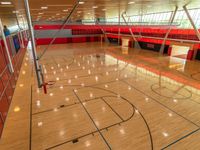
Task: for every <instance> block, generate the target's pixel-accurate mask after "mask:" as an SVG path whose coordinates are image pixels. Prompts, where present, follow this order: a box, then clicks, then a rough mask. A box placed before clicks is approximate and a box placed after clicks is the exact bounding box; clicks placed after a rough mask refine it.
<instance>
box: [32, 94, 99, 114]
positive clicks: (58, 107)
mask: <svg viewBox="0 0 200 150" xmlns="http://www.w3.org/2000/svg"><path fill="white" fill-rule="evenodd" d="M96 99H101V97H95V98H92V99H85V100H83V101H82V102H83V103H84V102H90V101H94V100H96ZM78 104H80V102H75V103H73V104H68V105H65V104H61V105H60V106H57V107H54V108H57V109H62V108H66V107H70V106H74V105H78ZM61 106H62V107H61ZM54 108H50V109H46V110H44V111H40V112H36V113H33V114H32V115H38V114H43V113H46V112H50V111H53V110H54Z"/></svg>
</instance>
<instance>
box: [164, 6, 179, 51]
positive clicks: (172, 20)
mask: <svg viewBox="0 0 200 150" xmlns="http://www.w3.org/2000/svg"><path fill="white" fill-rule="evenodd" d="M177 10H178V6H176V8H175V10H174V12H173V14H172V16H171V17H170V22H169V29H168V30H167V33H166V34H165V37H164V39H163V42H162V45H161V47H160V54H163V52H164V49H165V43H166V41H167V37H168V36H169V33H170V32H171V29H172V24H173V22H174V18H175V16H176V13H177Z"/></svg>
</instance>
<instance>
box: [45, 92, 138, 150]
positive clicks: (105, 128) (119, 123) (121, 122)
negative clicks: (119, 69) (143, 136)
mask: <svg viewBox="0 0 200 150" xmlns="http://www.w3.org/2000/svg"><path fill="white" fill-rule="evenodd" d="M106 97H115V98H117V97H116V96H106ZM93 100H95V99H93ZM100 100H101V99H100ZM133 110H135V109H133ZM134 114H135V111H133V113H132V115H131V116H130V117H129V118H128V119H126V120H125V121H120V122H118V123H115V124H112V125H109V126H106V127H104V128H101V129H99V130H100V131H103V130H107V129H109V128H112V127H114V126H117V125H122V124H123V123H125V122H127V121H129V120H130V119H132V118H133V117H134ZM95 133H98V131H97V130H96V131H94V132H91V133H87V134H84V135H82V136H79V137H76V138H75V139H80V138H83V137H86V136H89V135H94V134H95ZM73 139H74V138H73ZM73 139H71V140H68V141H65V142H63V143H60V144H57V145H54V146H52V147H49V148H47V149H46V150H49V149H52V148H55V147H59V146H61V145H64V144H67V143H69V142H72V141H73Z"/></svg>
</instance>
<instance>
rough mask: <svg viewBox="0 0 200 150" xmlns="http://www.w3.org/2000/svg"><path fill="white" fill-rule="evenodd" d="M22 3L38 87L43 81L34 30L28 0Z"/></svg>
mask: <svg viewBox="0 0 200 150" xmlns="http://www.w3.org/2000/svg"><path fill="white" fill-rule="evenodd" d="M24 4H25V10H26V16H27V21H28V27H29V32H30V38H31V51H32V54H33V61H34V66H35V72H36V76H37V81H38V87H39V88H40V87H42V84H43V81H42V78H41V74H40V73H41V70H40V67H39V63H38V57H37V52H36V46H35V37H34V32H33V26H32V21H31V14H30V8H29V2H28V0H24Z"/></svg>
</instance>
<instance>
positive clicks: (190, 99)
mask: <svg viewBox="0 0 200 150" xmlns="http://www.w3.org/2000/svg"><path fill="white" fill-rule="evenodd" d="M153 85H155V84H153ZM153 85H152V86H151V90H152V91H153V92H154V93H156V94H157V95H159V96H162V97H164V98H168V99H169V98H174V97H167V96H164V95H161V94H159V93H157V92H155V91H154V90H153ZM166 89H168V90H169V91H170V89H169V88H167V87H166ZM184 89H185V90H186V91H188V92H189V93H190V96H189V97H184V95H182V94H179V93H176V94H175V95H179V96H183V97H184V98H174V99H177V100H179V101H192V102H194V103H196V104H200V102H197V101H196V100H194V99H193V98H192V95H193V94H194V93H192V92H191V91H190V90H188V89H186V88H184ZM172 92H173V91H172Z"/></svg>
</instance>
